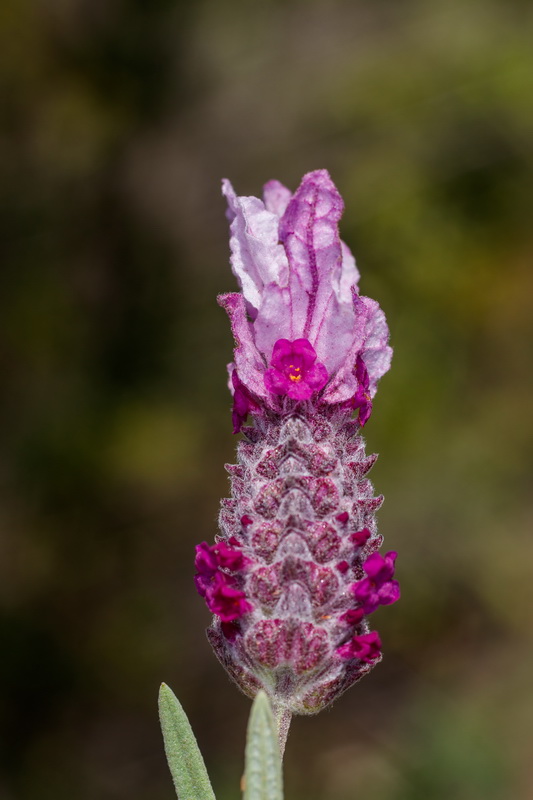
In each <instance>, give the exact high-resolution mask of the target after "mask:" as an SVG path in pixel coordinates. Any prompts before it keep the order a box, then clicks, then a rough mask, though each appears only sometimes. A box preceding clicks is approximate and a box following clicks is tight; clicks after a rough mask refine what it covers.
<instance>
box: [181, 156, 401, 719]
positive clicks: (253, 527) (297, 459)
mask: <svg viewBox="0 0 533 800" xmlns="http://www.w3.org/2000/svg"><path fill="white" fill-rule="evenodd" d="M223 193H224V195H225V196H226V198H227V201H228V206H229V212H228V214H229V218H230V223H231V243H230V244H231V264H232V268H233V272H234V274H235V276H236V278H237V280H238V282H239V285H240V287H241V292H240V293H233V294H226V295H222V296H221V297H220V298H219V303H220V304H221V305H222V306H223V308H225V310H226V311H227V313H228V315H229V318H230V322H231V327H232V330H233V335H234V338H235V351H234V362H233V363H232V364H230V365H229V373H230V388H231V390H232V393H233V424H234V431H235V432H238V431H240V430H242V432H243V433H244V435H245V439H244V440H243V441H241V442H239V444H238V447H237V453H238V464H236V465H233V466H227V469H228V472H229V473H230V475H231V486H232V497H231V499H226V500H223V501H222V509H221V512H220V529H221V535H220V536H219V537H218V539H217V542H216V543H215V544H214V545H211V546H210V545H208V544H207V543H205V542H203V543H202V544H200V545H198V547H197V555H196V569H197V575H196V579H195V580H196V585H197V588H198V591H199V592H200V594H201V595H202V596H203V597H204V598H205V601H206V603H207V606H208V608H209V609H210V610H211V611H212V612H213V614H214V617H213V623H212V625H211V626H210V628H209V629H208V637H209V640H210V642H211V644H212V646H213V648H214V650H215V652H216V654H217V656H218V658H219V659H220V661H221V662H222V664H223V665H224V667H225V668H226V669H227V671H228V672H229V674H230V675H231V676H232V677H233V678H234V680H235V681H236V682H237V684H238V685H239V686H240V687H241V689H242V690H243V691H244V692H245V693H246V694H248V695H250V696H254V695H255V694H256V693H257V691H258V690H259V689H260V688H263V689H264V690H265V691H266V692H267V694H268V695H269V696H270V699H271V702H272V705H273V707H274V710H275V711H276V713H277V714H278V716H279V717H280V719H281V718H283V717H285V718H286V717H287V716H289V717H290V714H291V713H300V714H311V713H314V712H316V711H319V710H320V709H321V708H323V707H325V706H327V705H328V704H329V703H331V702H332V701H333V700H334V699H335V698H336V697H337V696H338V695H340V694H341V693H342V692H343V691H344V690H345V689H347V688H348V687H349V686H350V685H351V684H353V683H354V682H355V681H357V680H359V679H360V678H361V677H362V676H363V675H365V674H366V673H367V672H368V671H369V670H370V669H371V668H372V667H373V666H374V665H375V664H376V663H377V662H378V661H379V660H380V659H381V642H380V638H379V635H378V634H377V632H376V631H370V630H369V623H368V620H367V616H368V615H369V614H371V613H373V612H374V611H375V610H376V609H377V608H378V606H380V605H388V604H390V603H393V602H394V601H396V600H397V599H398V598H399V596H400V592H399V585H398V583H397V581H395V580H394V579H393V575H394V561H395V558H396V553H393V552H391V553H387V554H386V555H385V556H384V557H383V556H381V555H380V554H379V553H378V552H377V550H378V549H379V547H380V546H381V543H382V538H381V536H379V535H378V534H377V530H376V521H375V511H376V509H377V508H378V507H379V506H380V505H381V502H382V498H381V497H374V494H373V487H372V484H371V483H370V481H369V480H368V479H367V478H365V475H366V474H367V472H368V471H369V470H370V468H371V467H372V465H373V463H374V462H375V460H376V456H366V455H365V450H364V442H363V439H362V438H361V435H360V431H361V428H362V427H363V426H364V424H365V423H366V421H367V420H368V418H369V416H370V414H371V411H372V398H373V396H374V395H375V392H376V388H377V382H378V380H379V378H380V377H381V376H382V375H383V374H384V373H385V372H386V371H387V369H388V368H389V365H390V359H391V353H392V351H391V349H390V347H389V346H388V328H387V324H386V321H385V316H384V314H383V312H382V311H381V309H380V308H379V306H378V304H377V303H376V302H375V301H374V300H370V299H369V298H367V297H361V296H360V295H359V292H358V288H357V282H358V278H359V274H358V272H357V268H356V266H355V261H354V259H353V256H352V254H351V253H350V251H349V249H348V248H347V247H346V245H345V244H344V243H343V242H341V240H340V238H339V232H338V222H339V219H340V217H341V215H342V211H343V202H342V199H341V197H340V195H339V193H338V191H337V189H336V188H335V186H334V184H333V183H332V181H331V178H330V177H329V175H328V173H327V172H326V171H325V170H318V171H316V172H311V173H309V174H308V175H305V176H304V178H303V180H302V183H301V184H300V187H299V188H298V190H297V191H296V192H295V194H293V195H291V193H290V191H289V190H288V189H286V188H285V187H284V186H282V185H281V184H280V183H278V182H277V181H270V182H269V183H267V185H266V186H265V190H264V199H263V201H261V200H259V199H258V198H256V197H238V196H237V195H236V194H235V192H234V191H233V188H232V186H231V184H230V183H229V182H228V181H224V182H223ZM354 411H355V412H356V416H355V418H354V417H353V412H354ZM247 416H250V417H251V421H252V423H253V424H252V425H250V426H245V425H244V423H245V420H246V418H247Z"/></svg>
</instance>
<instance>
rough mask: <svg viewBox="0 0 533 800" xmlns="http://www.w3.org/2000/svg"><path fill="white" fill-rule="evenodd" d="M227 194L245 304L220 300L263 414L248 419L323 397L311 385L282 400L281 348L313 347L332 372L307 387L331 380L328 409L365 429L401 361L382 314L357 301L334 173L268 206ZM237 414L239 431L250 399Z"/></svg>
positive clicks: (310, 179) (268, 191)
mask: <svg viewBox="0 0 533 800" xmlns="http://www.w3.org/2000/svg"><path fill="white" fill-rule="evenodd" d="M222 191H223V194H224V195H225V197H226V199H227V201H228V215H229V218H230V220H231V224H230V229H231V239H230V248H231V264H232V269H233V272H234V274H235V276H236V278H237V280H238V281H239V285H240V287H241V291H242V294H238V293H233V294H226V295H221V296H220V297H219V303H220V305H222V306H223V308H225V309H226V311H227V313H228V315H229V317H230V321H231V326H232V330H233V335H234V338H235V362H234V365H232V366H231V369H232V370H233V369H235V371H236V373H237V376H238V380H239V382H240V385H242V387H244V389H246V390H247V392H248V393H249V396H250V398H252V399H253V402H255V404H256V408H255V409H254V408H253V407H252V406H251V405H250V406H249V408H248V410H249V411H250V413H252V414H253V413H261V412H262V410H265V409H270V410H274V411H275V410H277V409H278V406H279V399H278V398H279V396H281V395H285V396H288V397H291V398H292V399H294V400H296V401H301V400H308V399H309V398H310V397H311V396H312V394H313V393H314V391H316V389H313V392H311V393H309V391H308V389H304V388H303V384H302V388H301V390H300V391H298V389H297V388H295V387H294V386H293V387H292V389H291V390H290V391H288V390H287V391H282V388H283V386H284V385H285V384H284V383H283V381H281V380H279V379H278V377H277V376H275V375H273V373H272V369H276V366H275V364H274V363H273V358H274V357H275V355H274V348H275V346H276V343H277V342H278V341H280V340H286V341H289V342H293V343H294V342H295V341H301V340H305V341H306V342H307V343H308V345H309V346H310V347H311V348H312V349H313V351H314V353H315V354H316V359H317V366H318V365H322V367H323V369H322V368H321V369H319V370H318V371H317V372H316V374H314V375H311V376H310V377H309V379H308V385H309V386H311V384H312V383H313V382H315V383H316V385H318V384H320V383H321V382H322V381H323V380H324V378H326V379H325V380H324V382H323V383H322V385H321V386H320V388H321V389H323V391H322V393H321V396H320V403H321V404H323V405H324V406H326V407H327V406H334V405H336V404H339V403H350V402H351V403H352V407H353V408H360V415H359V416H360V421H361V424H364V422H365V421H366V419H367V418H368V416H369V414H370V409H371V404H370V398H371V397H373V396H374V394H375V392H376V388H377V381H378V380H379V378H380V377H381V376H382V375H383V374H384V373H385V372H386V371H387V370H388V368H389V366H390V359H391V353H392V351H391V349H390V347H389V346H388V336H389V331H388V328H387V324H386V321H385V316H384V314H383V312H382V311H381V309H380V308H379V305H378V304H377V303H376V302H375V301H374V300H370V299H369V298H367V297H361V296H360V295H359V293H358V287H357V282H358V279H359V273H358V271H357V268H356V266H355V261H354V258H353V256H352V254H351V253H350V250H349V249H348V247H347V246H346V245H345V244H344V243H343V242H341V240H340V237H339V230H338V223H339V220H340V218H341V216H342V212H343V210H344V204H343V201H342V198H341V196H340V194H339V192H338V191H337V189H336V187H335V185H334V184H333V182H332V180H331V178H330V176H329V174H328V172H327V171H326V170H317V171H315V172H310V173H308V174H307V175H305V176H304V178H303V180H302V182H301V184H300V186H299V188H298V189H297V191H296V192H295V193H294V194H291V192H290V191H289V190H288V189H287V188H286V187H284V186H282V184H280V183H279V182H278V181H269V183H267V184H266V186H265V189H264V201H262V200H260V199H259V198H257V197H239V196H238V195H236V194H235V192H234V190H233V187H232V186H231V184H230V183H229V181H227V180H224V181H223V185H222ZM358 359H359V367H358V366H357V365H358ZM267 371H268V372H269V377H265V373H266V372H267ZM278 371H279V370H278ZM326 376H327V377H326ZM236 405H238V411H237V412H236V414H235V421H236V425H235V427H236V428H237V429H240V425H241V424H242V422H241V419H242V416H243V411H244V409H245V403H244V402H243V399H242V395H241V396H239V397H237V398H236ZM258 410H259V411H258Z"/></svg>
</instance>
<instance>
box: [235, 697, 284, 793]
mask: <svg viewBox="0 0 533 800" xmlns="http://www.w3.org/2000/svg"><path fill="white" fill-rule="evenodd" d="M244 800H283V783H282V779H281V757H280V753H279V744H278V731H277V725H276V722H275V720H274V715H273V714H272V709H271V707H270V703H269V700H268V697H267V696H266V694H265V692H263V691H260V692H259V693H258V694H257V697H256V698H255V700H254V702H253V705H252V711H251V713H250V721H249V722H248V736H247V739H246V765H245V771H244Z"/></svg>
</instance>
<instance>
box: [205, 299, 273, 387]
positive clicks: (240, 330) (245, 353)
mask: <svg viewBox="0 0 533 800" xmlns="http://www.w3.org/2000/svg"><path fill="white" fill-rule="evenodd" d="M217 301H218V304H219V305H220V306H222V308H223V309H224V310H225V311H226V312H227V314H228V316H229V318H230V322H231V330H232V332H233V337H234V339H235V350H234V354H235V367H236V369H237V372H238V376H239V378H240V380H241V382H242V383H243V384H244V386H246V388H247V389H248V390H249V391H250V392H252V394H255V395H257V396H258V397H260V398H264V399H266V400H267V401H268V392H267V391H266V390H265V384H264V380H263V374H264V371H265V362H264V361H263V359H262V358H261V354H260V353H259V351H258V350H257V348H256V346H255V342H254V338H253V334H252V329H251V324H250V322H249V321H248V319H247V317H246V308H245V305H244V298H243V296H242V295H241V294H238V293H237V292H232V293H230V294H222V295H219V296H218V298H217Z"/></svg>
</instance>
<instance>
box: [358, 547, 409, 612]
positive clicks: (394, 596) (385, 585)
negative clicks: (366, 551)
mask: <svg viewBox="0 0 533 800" xmlns="http://www.w3.org/2000/svg"><path fill="white" fill-rule="evenodd" d="M397 555H398V554H397V553H394V552H392V551H391V552H390V553H387V554H386V555H385V557H383V556H381V555H380V554H379V553H372V555H370V556H369V557H368V558H367V560H366V561H365V563H364V564H363V569H364V571H365V572H366V574H367V576H368V577H366V578H363V579H362V580H360V581H358V583H355V584H354V585H353V586H352V591H353V593H354V596H355V599H356V600H357V601H358V603H361V605H362V607H363V610H364V612H365V614H371V613H372V612H373V611H375V610H376V608H377V607H378V606H387V605H390V603H395V602H396V600H398V599H399V598H400V584H399V583H398V581H394V580H392V577H393V575H394V562H395V560H396V556H397Z"/></svg>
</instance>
